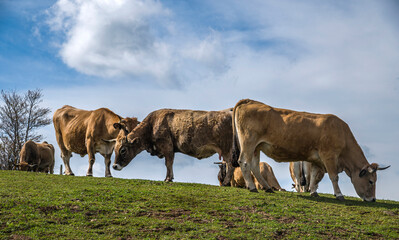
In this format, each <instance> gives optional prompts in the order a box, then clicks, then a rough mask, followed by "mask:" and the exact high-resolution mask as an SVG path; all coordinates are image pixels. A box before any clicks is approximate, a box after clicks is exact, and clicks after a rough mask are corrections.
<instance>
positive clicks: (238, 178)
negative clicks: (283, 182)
mask: <svg viewBox="0 0 399 240" xmlns="http://www.w3.org/2000/svg"><path fill="white" fill-rule="evenodd" d="M215 164H218V165H219V168H220V170H219V173H218V180H219V184H220V186H222V183H223V181H224V179H225V177H226V163H224V162H215ZM259 167H260V173H261V174H262V176H263V178H264V179H265V180H266V182H267V183H268V184H269V186H270V187H271V188H272V189H273V190H278V191H285V190H284V189H283V188H281V186H280V184H279V183H278V181H277V179H276V177H275V176H274V172H273V169H272V167H271V166H270V165H269V164H267V163H265V162H260V163H259ZM251 177H252V179H253V181H254V183H255V186H256V189H263V186H262V185H261V184H260V183H259V182H258V181H257V180H256V178H254V176H253V175H252V174H251ZM230 184H231V186H232V187H242V188H243V187H245V180H244V176H243V175H242V171H241V168H239V167H237V168H235V169H234V173H233V177H232V179H231V181H230Z"/></svg>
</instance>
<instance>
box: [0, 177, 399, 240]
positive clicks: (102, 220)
mask: <svg viewBox="0 0 399 240" xmlns="http://www.w3.org/2000/svg"><path fill="white" fill-rule="evenodd" d="M145 238H148V239H199V238H201V239H203V238H205V239H267V238H284V239H285V238H292V239H297V238H317V239H320V238H321V239H343V238H345V239H347V238H353V239H365V238H371V239H373V238H375V239H399V202H395V201H381V200H379V201H377V202H376V203H366V202H362V201H361V200H360V199H358V198H351V197H346V200H345V201H343V202H339V201H337V200H335V198H334V196H332V195H329V194H320V197H317V198H314V197H310V196H308V194H298V193H293V192H276V193H274V194H271V193H265V192H260V193H250V192H249V191H247V190H245V189H238V188H230V187H218V186H210V185H203V184H190V183H164V182H159V181H147V180H128V179H117V178H89V177H72V176H59V175H46V174H42V173H29V172H17V171H0V239H145Z"/></svg>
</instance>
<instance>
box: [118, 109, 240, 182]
mask: <svg viewBox="0 0 399 240" xmlns="http://www.w3.org/2000/svg"><path fill="white" fill-rule="evenodd" d="M231 144H232V127H231V109H229V110H224V111H210V112H206V111H193V110H174V109H161V110H157V111H154V112H152V113H150V114H149V115H148V116H147V117H146V118H145V119H144V120H143V121H142V122H141V123H140V125H138V126H137V127H136V128H135V129H134V130H133V131H132V132H131V133H129V134H128V135H127V137H125V136H123V135H121V134H120V135H119V136H118V138H117V141H116V144H115V163H114V165H113V168H114V169H115V170H122V168H124V167H125V166H126V165H128V164H129V163H130V161H132V159H133V158H134V157H136V155H137V154H139V153H140V152H142V151H144V150H146V151H147V152H149V153H150V154H151V155H156V156H158V157H159V158H163V157H165V165H166V168H167V173H166V178H165V181H166V182H171V181H172V180H173V177H174V176H173V160H174V156H175V152H181V153H184V154H187V155H189V156H192V157H195V158H198V159H202V158H207V157H210V156H212V155H213V154H215V153H218V154H219V159H221V158H222V157H223V159H224V161H225V162H227V163H228V165H230V167H228V171H227V177H226V179H225V182H224V185H228V184H229V182H230V179H231V176H232V174H233V168H232V167H231V146H232V145H231Z"/></svg>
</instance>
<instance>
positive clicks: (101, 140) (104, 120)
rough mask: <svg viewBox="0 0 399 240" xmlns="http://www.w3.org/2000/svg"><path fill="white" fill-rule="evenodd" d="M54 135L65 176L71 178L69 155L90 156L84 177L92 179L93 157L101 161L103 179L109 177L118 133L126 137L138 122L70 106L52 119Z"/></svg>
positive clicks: (63, 108)
mask: <svg viewBox="0 0 399 240" xmlns="http://www.w3.org/2000/svg"><path fill="white" fill-rule="evenodd" d="M53 123H54V128H55V135H56V138H57V142H58V145H59V147H60V149H61V158H62V160H63V161H64V165H65V174H66V175H74V174H73V172H72V170H71V167H70V166H69V160H70V158H71V157H72V152H74V153H77V154H80V156H82V157H83V156H85V155H86V154H88V155H89V169H88V170H87V173H86V176H93V164H94V162H95V156H94V155H95V154H96V153H100V154H101V155H102V156H103V157H104V162H105V176H106V177H112V175H111V171H110V165H111V155H112V152H113V150H114V145H115V140H114V141H112V139H116V137H117V136H118V134H119V132H122V133H123V134H127V133H128V132H129V131H131V130H132V129H133V128H134V127H136V126H137V124H139V122H138V121H137V118H123V119H122V118H121V117H120V116H118V115H117V114H115V113H113V112H112V111H111V110H109V109H107V108H100V109H97V110H94V111H86V110H81V109H77V108H74V107H71V106H63V107H62V108H60V109H58V110H57V111H55V113H54V116H53Z"/></svg>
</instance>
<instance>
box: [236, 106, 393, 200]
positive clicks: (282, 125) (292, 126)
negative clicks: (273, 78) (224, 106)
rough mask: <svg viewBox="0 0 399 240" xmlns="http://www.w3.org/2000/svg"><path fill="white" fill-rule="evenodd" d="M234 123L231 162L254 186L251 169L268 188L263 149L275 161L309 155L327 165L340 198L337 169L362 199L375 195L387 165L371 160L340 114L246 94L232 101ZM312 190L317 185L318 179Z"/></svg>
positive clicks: (337, 195)
mask: <svg viewBox="0 0 399 240" xmlns="http://www.w3.org/2000/svg"><path fill="white" fill-rule="evenodd" d="M232 124H233V135H234V137H233V150H234V152H233V164H234V165H237V163H238V164H239V165H240V167H241V169H242V172H243V174H244V178H245V181H246V184H247V186H248V188H249V189H250V190H254V189H255V190H256V188H255V185H254V183H253V181H252V179H251V177H250V176H251V175H250V172H251V171H252V173H253V174H254V175H255V177H256V178H257V179H258V181H259V182H260V183H261V184H262V185H263V187H265V188H266V189H268V188H270V186H269V185H268V184H267V182H266V181H265V180H264V179H263V177H262V176H261V174H260V172H259V154H260V151H262V152H263V153H265V154H266V155H267V156H268V157H270V158H272V159H274V160H275V161H277V162H292V161H293V162H295V161H309V162H312V163H313V164H316V165H319V166H320V167H322V168H323V167H324V168H325V169H326V171H327V173H328V175H329V177H330V180H331V182H332V184H333V188H334V194H335V196H336V198H337V199H339V200H343V199H344V197H343V195H342V193H341V190H340V189H339V186H338V173H339V172H342V171H345V172H346V174H347V175H348V176H349V177H350V178H351V180H352V183H353V185H354V187H355V190H356V192H357V194H358V195H359V196H360V197H361V198H362V199H363V200H364V201H375V183H376V180H377V175H376V171H377V170H383V169H386V168H387V167H380V166H379V165H378V164H376V163H373V164H369V163H368V162H367V160H366V157H365V156H364V154H363V151H362V149H361V148H360V146H359V144H358V143H357V142H356V139H355V137H354V136H353V134H352V132H351V130H350V128H349V126H348V125H347V124H346V123H345V122H344V121H342V120H341V119H339V118H338V117H336V116H334V115H331V114H314V113H307V112H296V111H292V110H287V109H279V108H273V107H270V106H268V105H265V104H263V103H261V102H257V101H253V100H249V99H245V100H241V101H239V102H238V103H237V104H236V106H235V107H234V110H233V123H232ZM239 151H240V153H239ZM238 155H239V156H238ZM237 160H238V161H237ZM388 167H389V166H388ZM310 191H311V193H313V192H315V191H316V189H315V182H314V181H312V182H310Z"/></svg>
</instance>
